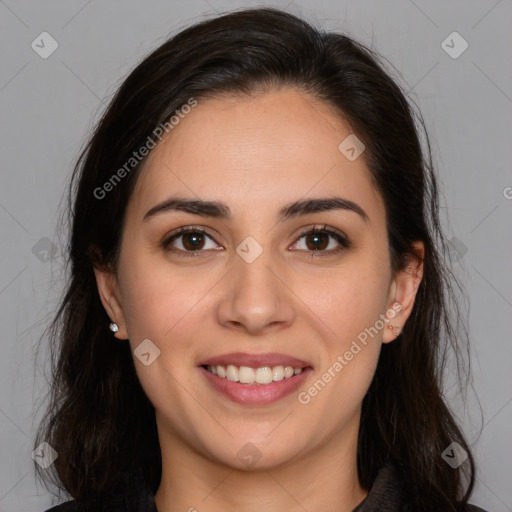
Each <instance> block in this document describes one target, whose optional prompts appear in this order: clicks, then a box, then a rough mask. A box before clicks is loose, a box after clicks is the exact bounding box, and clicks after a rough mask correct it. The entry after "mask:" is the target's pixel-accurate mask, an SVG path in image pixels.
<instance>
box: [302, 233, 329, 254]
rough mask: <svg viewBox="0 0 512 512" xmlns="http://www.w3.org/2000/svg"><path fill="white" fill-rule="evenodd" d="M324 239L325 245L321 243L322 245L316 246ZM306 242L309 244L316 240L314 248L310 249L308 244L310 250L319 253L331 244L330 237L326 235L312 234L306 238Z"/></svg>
mask: <svg viewBox="0 0 512 512" xmlns="http://www.w3.org/2000/svg"><path fill="white" fill-rule="evenodd" d="M321 238H323V239H324V240H323V241H324V242H325V243H323V244H322V243H320V245H316V244H317V243H318V241H319V239H321ZM306 240H307V241H308V242H309V241H310V240H314V242H313V244H314V245H313V247H310V246H309V243H308V248H309V249H313V250H315V251H318V250H321V249H325V248H326V247H327V246H328V245H329V242H328V237H327V236H326V234H325V233H311V234H310V235H309V236H308V237H306Z"/></svg>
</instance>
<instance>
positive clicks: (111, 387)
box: [36, 8, 474, 510]
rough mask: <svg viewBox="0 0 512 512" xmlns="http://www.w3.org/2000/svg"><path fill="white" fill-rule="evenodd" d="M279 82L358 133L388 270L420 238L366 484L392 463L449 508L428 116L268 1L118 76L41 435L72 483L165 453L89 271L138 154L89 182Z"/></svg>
mask: <svg viewBox="0 0 512 512" xmlns="http://www.w3.org/2000/svg"><path fill="white" fill-rule="evenodd" d="M280 86H291V87H295V88H297V89H298V90H302V91H305V92H307V93H309V94H312V95H314V96H315V97H316V98H318V99H320V100H322V101H324V102H325V103H326V104H328V105H330V106H331V107H332V108H333V109H334V110H335V111H336V112H338V113H339V115H340V116H341V117H342V118H343V119H346V120H348V121H349V123H350V125H351V127H352V129H353V130H354V132H355V133H356V135H357V137H358V138H360V139H361V140H362V141H363V142H364V144H365V146H366V153H365V156H366V157H367V158H368V160H367V162H368V166H369V170H370V172H371V176H372V179H373V181H374V183H375V185H376V187H377V189H378V190H379V192H380V193H381V195H382V197H383V199H384V202H385V207H386V215H387V230H388V241H389V252H390V257H391V264H392V268H393V270H395V271H396V270H399V269H402V268H404V266H405V265H406V264H407V261H408V258H409V257H410V256H411V254H412V243H413V242H414V241H416V240H421V241H423V243H424V245H425V259H424V275H423V280H422V282H421V284H420V287H419V290H418V293H417V297H416V301H415V304H414V309H413V311H412V313H411V315H410V317H409V319H408V321H407V322H406V324H405V326H404V328H403V330H402V333H401V334H400V336H399V339H398V340H397V341H396V342H394V343H390V344H386V345H384V346H383V347H382V351H381V355H380V360H379V363H378V367H377V370H376V373H375V376H374V379H373V381H372V384H371V386H370V388H369V390H368V393H367V395H366V396H365V398H364V401H363V404H362V417H361V425H360V432H359V445H358V459H357V462H358V471H359V478H360V481H361V484H362V485H363V486H365V487H366V488H369V487H370V486H371V485H372V483H373V481H374V479H375V476H376V474H377V471H378V469H379V468H380V467H382V466H384V465H386V464H393V465H394V466H395V467H396V468H397V469H398V470H399V472H400V474H401V477H402V479H403V482H404V487H405V488H406V489H408V490H409V492H410V501H411V503H412V504H413V505H414V506H416V507H417V509H418V510H456V509H457V506H458V505H457V503H458V504H463V503H466V502H467V499H468V497H469V495H470V493H471V491H472V488H473V482H474V463H473V458H472V456H471V450H470V449H469V447H468V445H467V443H466V441H465V439H464V435H463V434H462V432H461V430H460V429H459V427H458V426H457V423H456V421H455V419H454V417H453V415H452V413H451V412H450V410H449V408H448V406H447V404H446V403H445V401H444V399H443V395H442V392H441V388H442V375H443V368H444V365H445V362H446V357H447V353H448V352H447V349H448V348H452V349H453V350H454V352H453V353H454V354H455V355H456V356H457V357H459V358H460V357H461V356H462V355H464V354H465V353H466V350H467V331H466V330H465V329H464V328H463V329H460V325H464V322H461V314H460V312H459V309H458V308H453V307H451V306H452V305H453V304H457V300H458V298H457V296H456V295H457V294H456V293H455V292H456V289H455V288H456V286H458V284H457V280H456V278H455V277H454V276H453V274H452V272H451V271H450V267H449V265H448V263H449V258H448V257H447V254H448V251H447V250H446V249H447V244H446V242H445V238H444V235H443V233H442V229H441V225H440V219H439V190H438V185H437V180H436V175H435V172H434V169H433V165H432V158H431V150H430V144H429V140H428V135H427V133H426V130H425V128H424V124H423V121H422V118H421V115H420V114H419V112H417V109H416V108H415V107H414V104H413V103H412V102H411V101H408V100H407V99H406V95H405V93H404V92H403V91H402V89H401V87H400V86H398V85H397V83H396V82H395V81H394V80H393V79H392V78H390V75H389V72H387V71H385V67H384V65H383V64H381V63H380V59H379V57H378V56H377V55H376V54H375V53H374V52H372V51H371V50H370V49H368V48H366V47H364V46H363V45H361V44H359V43H356V42H355V41H353V40H352V39H351V38H349V37H347V36H345V35H341V34H337V33H326V32H322V31H319V30H317V29H315V28H314V27H312V26H311V25H310V24H308V23H306V22H305V21H303V20H301V19H299V18H297V17H295V16H293V15H291V14H288V13H285V12H283V11H279V10H276V9H270V8H265V9H250V10H242V11H238V12H234V13H229V14H226V15H223V16H219V17H216V18H214V19H211V20H208V21H204V22H201V23H198V24H196V25H194V26H191V27H189V28H187V29H185V30H183V31H182V32H180V33H179V34H177V35H176V36H175V37H172V38H171V39H169V40H168V41H166V42H165V43H164V44H162V45H161V46H160V47H159V48H157V49H156V50H155V51H154V52H153V53H151V54H150V55H149V56H148V57H147V58H145V59H144V60H143V61H142V62H141V63H140V64H139V65H138V66H137V67H136V68H135V69H134V70H133V72H132V73H131V74H130V75H129V76H128V78H126V80H125V81H124V82H123V84H122V85H121V87H120V88H119V90H118V91H117V93H116V94H115V97H114V98H113V100H112V101H111V103H110V105H109V107H108V108H107V110H106V112H105V114H104V115H103V117H102V119H101V120H100V122H99V123H98V125H97V127H96V129H95V131H94V133H93V135H92V137H91V138H90V140H89V142H88V144H87V145H86V147H85V149H84V150H83V152H82V154H81V155H80V158H79V159H78V162H77V164H76V167H75V171H74V174H73V177H72V180H71V183H70V188H69V197H68V200H69V204H68V212H69V216H68V217H67V219H66V220H67V222H68V225H69V228H70V240H69V247H68V256H69V258H68V263H69V265H70V269H69V270H70V275H69V282H68V284H67V288H66V290H65V294H64V296H63V298H62V301H61V304H60V307H59V309H58V311H57V313H56V316H55V319H54V321H53V323H52V324H51V326H50V327H49V334H50V340H51V345H50V346H51V355H52V359H53V366H52V386H51V393H50V404H49V407H48V411H47V414H46V416H45V418H44V421H43V423H42V425H41V428H40V432H39V435H38V438H37V441H36V445H37V444H39V442H41V441H47V442H49V443H50V444H51V445H52V446H53V448H54V449H55V450H56V451H57V452H58V453H59V457H58V459H57V460H56V461H55V463H54V465H53V470H54V472H53V478H54V480H53V481H54V483H56V484H57V485H59V486H60V487H61V488H63V489H65V490H66V491H67V492H68V493H69V494H70V495H71V496H72V497H75V498H83V497H88V496H97V495H99V494H101V493H104V492H106V491H108V490H109V489H110V488H111V487H112V486H113V484H114V483H115V482H116V481H117V480H118V479H119V477H120V475H121V474H122V473H123V472H124V471H126V470H128V469H130V468H131V467H136V466H139V465H144V464H147V463H148V460H149V459H151V457H153V458H154V460H157V461H158V458H159V454H160V452H159V443H158V436H157V432H156V428H155V414H154V409H153V406H152V404H151V403H150V402H149V400H148V398H147V397H146V395H145V393H144V391H143V390H142V388H141V386H140V383H139V381H138V378H137V376H136V373H135V368H134V363H133V358H132V354H131V353H130V349H129V345H128V344H123V343H116V342H113V339H112V335H111V333H110V332H109V331H108V329H107V326H108V323H109V321H110V320H109V318H108V316H107V314H106V312H105V310H104V308H103V306H102V304H101V302H100V299H99V295H98V291H97V288H96V282H95V278H94V274H93V267H94V266H95V265H96V266H99V267H103V268H110V269H115V268H116V262H117V257H118V252H119V242H120V235H121V230H122V225H123V219H124V213H125V208H126V205H127V203H128V200H129V198H130V196H131V194H132V191H133V188H134V185H135V183H136V180H137V177H138V175H139V173H140V169H141V164H140V163H139V164H137V165H135V166H134V167H133V169H131V170H130V172H128V173H126V176H124V177H123V179H122V180H119V182H116V184H115V186H113V187H112V190H111V191H109V193H108V196H106V197H103V198H98V194H97V193H96V194H95V190H96V191H97V189H98V188H101V187H102V186H103V185H104V184H105V183H106V182H107V181H108V180H109V179H110V178H111V176H112V174H113V173H114V172H115V171H116V170H117V169H119V168H121V167H122V166H123V164H125V162H127V161H128V160H129V159H130V157H131V156H132V153H133V151H136V150H137V149H138V148H140V147H141V146H142V145H144V143H145V142H146V140H147V138H148V136H151V134H152V133H153V131H154V130H155V128H156V127H157V126H159V125H160V124H161V123H165V122H168V121H169V119H170V117H171V116H172V115H173V113H174V112H175V111H176V110H178V109H179V108H180V107H181V106H182V105H184V104H186V103H187V101H189V99H190V98H195V99H196V100H200V99H201V98H206V97H213V96H215V95H219V94H224V93H227V94H249V93H254V92H255V91H258V90H264V89H268V88H273V87H280ZM420 128H421V130H420ZM420 134H421V135H423V136H424V138H425V143H424V145H423V146H424V147H423V149H422V144H421V142H420ZM142 162H143V161H142ZM454 284H455V285H456V286H454ZM452 442H457V443H459V444H460V445H461V446H462V447H463V448H464V449H465V450H466V452H467V453H468V460H467V461H466V463H465V464H463V465H462V466H461V467H459V468H457V469H452V468H451V467H450V466H449V465H448V464H447V463H446V462H445V461H444V460H443V458H442V456H441V454H442V452H443V451H444V450H445V449H446V447H447V446H448V445H450V444H451V443H452ZM158 464H159V463H158V462H156V463H155V464H154V465H153V466H152V468H153V470H154V471H153V476H152V479H153V486H156V485H157V484H158V481H159V478H160V473H159V472H160V468H159V466H158ZM38 469H39V468H38ZM51 475H52V473H48V472H46V471H45V472H44V474H43V475H42V476H43V477H45V478H47V479H48V478H50V476H51Z"/></svg>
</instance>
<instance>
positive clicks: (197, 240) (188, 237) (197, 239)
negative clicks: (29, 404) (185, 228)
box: [183, 232, 204, 250]
mask: <svg viewBox="0 0 512 512" xmlns="http://www.w3.org/2000/svg"><path fill="white" fill-rule="evenodd" d="M189 242H191V245H189ZM203 245H204V236H203V235H202V234H200V233H196V232H192V233H185V234H184V235H183V247H185V249H190V250H197V249H202V248H203Z"/></svg>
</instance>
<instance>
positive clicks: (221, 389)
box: [198, 353, 313, 405]
mask: <svg viewBox="0 0 512 512" xmlns="http://www.w3.org/2000/svg"><path fill="white" fill-rule="evenodd" d="M198 368H199V370H200V371H201V373H202V374H203V375H204V376H205V378H206V381H207V382H208V383H209V384H210V389H213V390H214V391H216V392H217V393H220V394H221V395H223V396H224V397H226V398H228V399H230V400H231V401H233V402H237V403H240V404H244V405H266V404H270V403H272V402H276V401H278V400H280V399H282V398H284V397H285V396H288V395H290V394H291V393H293V391H295V390H297V388H298V387H299V386H300V385H301V384H302V383H303V382H304V381H305V380H306V379H307V378H308V376H309V375H310V374H311V373H312V372H313V367H312V366H311V365H310V364H309V363H307V362H306V361H302V360H300V359H297V358H293V357H290V356H285V355H283V354H275V353H272V354H258V355H249V354H241V353H237V354H226V355H224V356H217V357H214V358H211V359H208V360H207V361H202V362H201V364H200V365H199V366H198Z"/></svg>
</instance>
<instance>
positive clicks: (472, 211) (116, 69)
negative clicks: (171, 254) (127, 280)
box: [0, 0, 512, 512]
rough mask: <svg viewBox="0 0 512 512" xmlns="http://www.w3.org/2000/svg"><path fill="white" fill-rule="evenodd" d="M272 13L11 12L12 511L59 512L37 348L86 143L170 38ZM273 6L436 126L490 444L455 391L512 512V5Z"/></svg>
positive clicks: (1, 291) (5, 217) (5, 84)
mask: <svg viewBox="0 0 512 512" xmlns="http://www.w3.org/2000/svg"><path fill="white" fill-rule="evenodd" d="M259 5H262V4H260V3H256V2H249V1H247V2H241V1H236V2H227V1H222V0H187V2H176V1H174V2H173V1H163V0H162V1H156V0H154V1H146V2H142V1H139V2H134V1H130V2H126V1H125V2H121V1H113V0H110V1H109V2H99V1H97V0H95V1H86V0H85V1H84V0H79V1H78V0H76V1H75V0H73V1H70V0H66V1H64V0H62V1H45V2H37V1H35V0H31V1H15V0H0V16H1V18H0V23H1V26H0V39H1V43H0V48H1V50H0V51H1V74H0V91H1V94H0V102H1V112H2V123H1V125H0V130H1V136H0V145H1V147H0V151H1V156H2V175H1V189H0V228H1V233H2V244H1V262H2V264H1V266H0V301H1V302H0V315H1V319H0V321H1V325H2V334H1V335H2V339H1V355H0V390H1V392H0V432H1V439H0V511H1V512H4V511H9V512H14V511H25V512H27V511H41V510H44V509H45V508H46V507H47V506H49V505H50V504H51V503H52V501H51V498H50V496H49V495H48V493H46V492H45V490H44V488H43V487H42V486H41V485H40V484H38V483H36V481H35V477H34V472H33V468H32V459H31V457H30V454H31V451H32V439H33V435H34V430H35V427H36V425H37V420H38V418H39V417H40V413H41V409H40V405H41V404H42V403H43V402H42V400H43V398H44V395H43V392H44V390H45V380H44V378H43V373H44V366H45V363H44V357H43V358H41V359H39V363H38V365H34V350H35V346H36V343H37V341H38V339H39V337H40V336H41V334H42V333H43V329H44V326H45V325H46V323H47V322H48V321H49V319H50V317H51V314H52V312H53V311H54V310H55V308H56V306H57V302H56V298H57V296H58V293H59V291H60V289H61V287H62V283H63V273H62V270H61V264H62V262H63V258H62V257H61V254H62V245H61V244H62V243H63V242H64V241H65V233H63V234H61V237H60V240H59V238H58V236H57V235H58V233H57V232H56V220H57V214H58V211H59V208H61V207H62V204H61V198H62V194H63V192H64V183H67V179H68V177H69V172H70V170H71V168H72V165H73V163H74V160H75V159H76V157H77V156H78V152H79V149H80V147H81V145H82V144H83V143H84V142H85V140H86V137H87V134H88V133H89V130H90V129H91V127H92V126H93V123H94V122H95V120H97V119H98V116H99V114H100V113H101V111H102V110H103V108H104V106H105V104H106V100H107V99H108V98H110V95H111V94H112V93H113V92H114V90H115V88H116V86H117V85H119V83H120V81H121V80H122V78H123V77H125V76H126V74H127V72H128V71H129V70H131V69H132V68H133V67H134V66H135V64H136V63H137V62H138V61H139V59H140V58H141V57H143V56H144V55H145V54H146V53H147V52H148V51H150V50H152V49H153V48H155V47H156V46H157V45H159V44H160V43H161V42H163V41H164V39H165V38H166V37H167V36H168V35H169V34H171V33H174V32H176V31H177V30H179V29H180V28H182V27H184V26H186V25H188V24H190V23H192V22H195V21H199V20H201V19H204V18H206V17H210V16H212V15H215V13H216V12H222V11H225V10H231V9H234V8H239V7H243V6H259ZM266 5H273V6H277V7H282V8H284V7H286V10H288V11H290V12H292V13H294V14H299V15H302V16H304V17H305V18H306V19H308V20H310V21H311V22H313V23H314V24H315V25H316V26H319V27H322V28H325V29H333V30H340V31H344V32H345V33H347V34H348V35H351V36H353V37H355V38H356V39H358V40H360V41H361V42H363V43H365V44H367V45H369V46H371V47H373V48H375V49H377V50H378V51H379V52H380V53H381V54H383V55H384V56H385V57H386V58H387V59H389V61H390V62H392V63H393V65H394V66H395V67H396V68H397V69H398V71H399V72H400V73H401V75H402V76H403V80H402V79H401V80H402V83H404V84H406V86H407V88H408V89H409V90H410V94H411V97H412V98H413V99H414V100H415V101H416V102H417V103H418V105H419V107H420V109H421V110H422V112H423V115H424V117H425V120H426V122H427V127H428V129H429V132H430V134H431V136H432V142H433V151H434V157H435V162H436V165H437V168H438V172H439V174H440V176H441V181H442V185H443V187H444V194H445V198H446V204H447V205H448V208H446V209H444V210H443V212H445V213H446V214H447V215H445V222H446V229H447V235H448V238H452V237H456V240H455V241H454V253H455V255H456V259H458V261H457V263H456V267H457V271H458V273H459V275H460V276H461V278H462V279H463V280H464V282H465V284H466V286H467V289H468V292H469V296H470V321H469V326H470V337H471V341H472V347H473V348H472V354H473V356H472V357H473V359H472V363H473V364H472V372H473V379H474V389H475V391H476V395H477V396H478V398H479V399H480V403H481V406H482V413H483V432H482V435H481V436H480V437H478V431H479V427H480V426H481V417H480V409H479V408H478V402H477V400H476V398H475V395H474V394H470V395H469V396H468V401H467V407H465V408H464V406H463V403H462V402H461V401H460V400H459V399H458V398H457V396H456V395H454V393H453V392H452V390H451V389H447V390H446V392H447V396H449V397H450V400H451V403H452V404H453V407H454V409H455V410H457V411H458V413H459V415H460V417H461V421H463V425H464V430H465V432H466V433H467V435H468V437H469V440H470V442H471V443H472V445H473V446H474V453H475V456H476V459H477V463H478V465H479V468H480V471H479V473H478V481H477V487H476V491H475V493H474V495H473V500H472V501H473V502H474V503H476V504H479V505H481V506H484V507H485V508H487V509H488V510H489V511H505V510H512V486H511V485H510V483H511V480H510V478H511V474H512V463H511V461H512V443H511V440H510V425H511V424H512V404H511V401H512V372H511V370H510V368H511V363H512V357H511V356H512V344H511V343H510V341H511V337H510V332H511V329H512V322H511V318H512V273H511V272H510V260H511V259H510V255H511V254H512V250H511V249H512V237H511V234H512V230H511V228H510V220H511V218H512V217H511V215H512V188H508V187H512V173H511V161H512V160H511V154H512V144H511V140H510V136H511V133H512V121H511V119H512V117H511V114H512V66H511V62H512V59H511V49H512V30H511V21H512V2H511V1H510V0H501V1H496V0H489V1H487V0H481V1H467V0H466V1H451V2H447V1H428V2H427V1H420V0H415V1H413V0H396V1H395V0H394V1H385V2H384V1H382V0H374V1H369V0H363V1H359V2H352V1H346V0H329V1H327V0H323V1H318V2H317V3H316V4H314V5H313V4H308V3H306V2H301V1H299V0H296V1H294V2H289V3H288V2H286V1H285V2H270V3H268V4H266ZM43 31H46V32H48V33H50V34H51V36H52V37H53V38H54V39H55V40H56V41H57V42H58V45H59V46H58V48H57V50H56V51H55V52H54V53H53V54H52V55H51V56H50V57H48V58H47V59H43V58H41V57H40V56H39V55H38V54H37V53H36V52H35V51H34V50H33V49H32V47H31V43H32V41H34V40H35V39H36V38H37V37H38V36H39V34H41V32H43ZM453 31H457V32H458V33H460V34H461V36H462V37H463V38H464V39H465V40H466V41H467V42H468V44H469V47H468V49H467V50H466V51H465V52H464V53H462V55H460V56H459V57H458V58H456V59H453V58H451V57H450V56H449V55H448V54H447V53H446V52H445V50H444V49H443V48H442V46H441V43H442V41H443V40H445V38H446V37H447V36H448V35H449V34H451V33H452V32H453ZM449 44H450V45H451V44H452V43H451V42H450V43H449ZM453 45H454V46H455V49H456V50H457V49H458V48H460V45H459V42H454V43H453ZM46 48H48V46H46ZM448 220H449V224H448ZM52 244H54V246H52ZM52 248H53V251H52Z"/></svg>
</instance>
